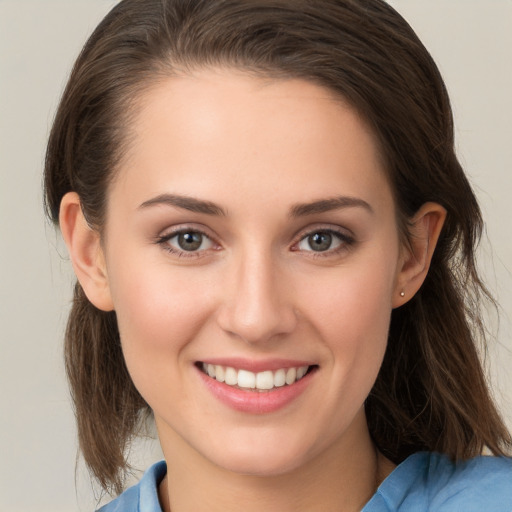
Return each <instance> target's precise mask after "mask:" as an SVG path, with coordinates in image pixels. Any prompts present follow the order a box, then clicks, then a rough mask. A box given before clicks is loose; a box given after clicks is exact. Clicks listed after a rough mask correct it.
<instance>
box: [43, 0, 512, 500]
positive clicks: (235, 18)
mask: <svg viewBox="0 0 512 512" xmlns="http://www.w3.org/2000/svg"><path fill="white" fill-rule="evenodd" d="M215 65H221V66H230V67H235V68H239V69H243V70H246V71H247V72H249V73H254V74H257V75H262V76H269V77H277V78H279V77H283V78H290V77H293V78H302V79H306V80H310V81H313V82H315V83H317V84H320V85H322V86H324V87H327V88H329V89H331V90H333V91H335V92H336V93H338V94H339V95H341V96H342V97H344V98H345V99H346V100H348V101H349V102H350V103H351V104H352V105H353V106H354V107H356V108H357V109H358V111H359V112H360V113H361V114H362V115H363V117H364V118H365V119H366V120H367V122H368V123H369V124H370V125H371V126H372V128H373V130H374V132H375V134H376V136H377V138H378V140H379V143H380V146H381V150H382V154H383V155H384V158H385V163H386V171H387V173H388V175H389V180H390V183H391V186H392V189H393V191H394V194H395V199H396V203H397V210H398V212H399V213H398V222H399V226H400V228H401V230H402V233H403V234H404V237H406V236H407V219H409V218H410V217H411V216H412V215H413V214H414V213H415V212H416V211H417V210H418V208H419V207H420V206H421V205H422V204H423V203H425V202H427V201H434V202H436V203H439V204H441V205H442V206H443V207H444V208H446V210H447V212H448V214H447V220H446V223H445V226H444V228H443V231H442V234H441V237H440V240H439V243H438V247H437V249H436V251H435V253H434V257H433V261H432V265H431V269H430V272H429V274H428V276H427V278H426V281H425V283H424V285H423V286H422V288H421V289H420V291H419V292H418V293H417V294H416V296H415V297H414V298H412V300H410V301H409V302H408V303H407V304H406V305H404V306H403V307H401V308H399V309H397V310H394V311H393V313H392V320H391V328H390V333H389V342H388V349H387V352H386V355H385V358H384V362H383V365H382V368H381V371H380V373H379V376H378V378H377V381H376V383H375V385H374V388H373V390H372V392H371V394H370V396H369V397H368V399H367V402H366V413H367V418H368V423H369V428H370V432H371V435H372V436H373V439H374V440H375V443H376V444H377V445H378V447H379V449H380V450H381V451H382V452H383V453H384V454H385V455H386V456H388V457H389V458H390V459H391V460H393V461H394V462H395V463H398V462H400V461H402V460H403V459H404V458H405V457H406V456H408V455H409V454H411V453H413V452H416V451H419V450H435V451H441V452H444V453H446V454H448V455H449V456H451V457H452V458H454V459H458V458H468V457H471V456H474V455H477V454H479V453H481V451H482V449H483V448H484V447H485V446H487V447H488V448H489V449H490V450H491V451H492V452H493V453H494V454H503V453H504V452H505V451H506V450H507V449H508V448H509V447H510V436H509V434H508V432H507V430H506V428H505V426H504V424H503V422H502V420H501V418H500V416H499V414H498V412H497V410H496V408H495V406H494V404H493V401H492V399H491V397H490V394H489V391H488V388H487V384H486V381H485V376H484V373H483V371H482V367H481V364H480V361H479V357H478V351H477V341H478V339H479V338H480V337H481V336H483V326H482V323H481V317H480V308H479V298H480V297H486V296H487V294H486V291H485V288H484V287H483V285H482V283H481V281H480V279H479V277H478V274H477V270H476V267H475V261H474V252H475V247H476V244H477V243H478V239H479V236H480V233H481V229H482V219H481V215H480V210H479V208H478V204H477V202H476V199H475V196H474V194H473V192H472V190H471V187H470V185H469V183H468V181H467V179H466V177H465V175H464V172H463V170H462V168H461V166H460V164H459V162H458V161H457V158H456V156H455V153H454V140H453V124H452V113H451V108H450V104H449V100H448V96H447V93H446V90H445V86H444V84H443V81H442V78H441V76H440V74H439V71H438V69H437V67H436V65H435V63H434V62H433V60H432V58H431V57H430V55H429V53H428V52H427V50H426V49H425V48H424V46H423V45H422V44H421V42H420V41H419V40H418V38H417V36H416V35H415V34H414V32H413V31H412V29H411V28H410V27H409V25H408V24H407V23H406V22H405V21H404V20H403V18H402V17H401V16H400V15H399V14H398V13H397V12H395V11H394V10H393V9H392V8H391V7H390V6H388V5H387V4H386V3H384V2H383V1H382V0H317V1H314V2H311V1H308V0H294V1H293V2H292V1H289V0H250V1H249V0H245V1H244V0H144V1H140V0H123V1H122V2H120V3H119V4H118V5H117V6H116V7H114V9H113V10H112V11H111V12H110V13H109V14H108V15H107V16H106V18H105V19H104V20H103V21H102V22H101V24H100V25H99V26H98V27H97V29H96V30H95V31H94V33H93V34H92V36H91V37H90V39H89V40H88V42H87V43H86V45H85V47H84V49H83V50H82V53H81V54H80V56H79V58H78V60H77V62H76V64H75V66H74V68H73V71H72V74H71V77H70V79H69V82H68V85H67V87H66V89H65V92H64V95H63V98H62V100H61V103H60V106H59V109H58V112H57V115H56V118H55V122H54V125H53V129H52V132H51V135H50V139H49V143H48V151H47V156H46V167H45V189H46V207H47V211H48V214H49V215H50V217H51V218H52V219H53V221H54V222H57V221H58V212H59V205H60V201H61V199H62V197H63V195H64V194H65V193H66V192H68V191H76V192H77V193H78V195H79V196H80V198H81V204H82V209H83V212H84V215H85V216H86V218H87V220H88V222H89V223H90V224H91V226H93V227H95V228H96V229H98V230H99V231H100V232H101V227H102V223H103V216H104V212H105V202H106V199H107V190H108V185H109V183H110V181H111V180H112V178H113V176H114V174H115V172H116V170H117V169H118V168H119V164H120V161H121V158H122V154H123V151H124V149H125V147H126V145H127V144H129V142H130V141H129V126H130V116H131V115H134V112H135V111H136V100H137V98H138V97H139V96H140V93H141V92H142V91H143V90H144V89H145V88H147V87H149V85H150V84H151V83H152V82H153V81H155V80H158V78H159V77H162V76H171V75H173V74H179V73H186V72H187V70H190V69H194V68H197V67H202V66H215ZM482 339H483V338H482ZM65 353H66V367H67V372H68V376H69V380H70V383H71V389H72V394H73V399H74V404H75V409H76V417H77V422H78V432H79V441H80V447H81V450H82V453H83V455H84V457H85V461H86V463H87V464H88V466H89V467H90V469H91V470H92V473H93V474H94V476H95V477H96V478H97V479H98V480H99V482H100V483H101V485H102V486H103V487H104V488H105V489H113V490H115V491H116V492H119V491H120V490H121V488H122V482H123V472H124V471H125V470H126V469H127V463H126V459H125V452H126V448H127V446H128V444H129V442H130V440H131V438H132V436H133V435H135V434H136V433H137V426H138V424H139V422H140V421H141V419H143V418H144V415H145V414H147V413H148V406H147V404H145V402H144V401H143V399H142V398H141V396H140V395H139V394H138V392H137V390H136V389H135V387H134V385H133V383H132V381H131V379H130V377H129V375H128V372H127V370H126V366H125V363H124V360H123V355H122V351H121V346H120V340H119V333H118V330H117V324H116V316H115V312H110V313H105V312H102V311H99V310H97V309H96V308H95V307H94V306H93V305H92V304H91V303H89V301H88V300H87V298H86V297H85V295H84V293H83V291H82V289H81V287H80V285H79V284H77V285H76V288H75V296H74V302H73V307H72V311H71V314H70V317H69V323H68V328H67V333H66V347H65Z"/></svg>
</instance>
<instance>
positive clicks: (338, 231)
mask: <svg viewBox="0 0 512 512" xmlns="http://www.w3.org/2000/svg"><path fill="white" fill-rule="evenodd" d="M315 233H329V234H331V235H334V236H336V237H337V238H338V239H339V240H340V242H341V243H340V244H339V245H338V246H337V247H335V248H333V249H328V250H326V251H313V250H311V251H305V250H301V249H298V244H299V243H300V242H302V241H303V240H305V239H306V238H307V237H309V236H311V235H314V234H315ZM355 242H356V239H355V236H354V234H353V233H352V231H351V230H349V229H347V228H342V227H340V226H333V225H332V224H328V225H325V224H323V225H317V226H313V227H308V228H307V229H305V230H301V231H300V233H299V234H297V235H296V236H295V237H294V242H293V243H292V246H291V250H292V251H297V252H299V251H300V252H304V253H310V254H309V256H313V257H315V258H318V257H329V256H332V255H335V254H337V253H338V252H341V251H343V250H347V249H348V248H350V247H351V246H352V245H354V243H355Z"/></svg>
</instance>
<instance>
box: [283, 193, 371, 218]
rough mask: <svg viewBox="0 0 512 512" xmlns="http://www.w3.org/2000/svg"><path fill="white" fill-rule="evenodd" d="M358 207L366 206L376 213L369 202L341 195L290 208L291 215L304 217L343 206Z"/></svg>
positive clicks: (369, 210) (366, 208) (365, 207)
mask: <svg viewBox="0 0 512 512" xmlns="http://www.w3.org/2000/svg"><path fill="white" fill-rule="evenodd" d="M350 207H358V208H364V209H365V210H367V211H368V212H369V213H374V211H373V208H372V207H371V206H370V204H369V203H367V202H366V201H364V200H363V199H360V198H358V197H350V196H339V197H333V198H329V199H320V200H319V201H313V202H312V203H301V204H296V205H294V206H292V208H291V209H290V217H292V218H293V217H303V216H306V215H314V214H317V213H325V212H330V211H332V210H339V209H341V208H350Z"/></svg>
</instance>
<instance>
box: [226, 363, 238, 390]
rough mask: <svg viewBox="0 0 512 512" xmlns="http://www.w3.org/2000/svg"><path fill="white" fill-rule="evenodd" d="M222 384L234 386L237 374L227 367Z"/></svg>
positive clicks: (236, 382)
mask: <svg viewBox="0 0 512 512" xmlns="http://www.w3.org/2000/svg"><path fill="white" fill-rule="evenodd" d="M224 382H225V383H226V384H229V385H230V386H236V385H237V384H238V372H237V371H236V370H235V369H234V368H230V367H229V366H228V367H227V368H226V371H225V373H224Z"/></svg>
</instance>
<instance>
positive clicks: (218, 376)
mask: <svg viewBox="0 0 512 512" xmlns="http://www.w3.org/2000/svg"><path fill="white" fill-rule="evenodd" d="M310 368H311V367H309V366H298V367H291V368H279V369H278V370H275V371H272V370H265V371H261V372H257V373H255V372H251V371H249V370H242V369H236V368H233V367H231V366H222V365H214V364H207V363H202V364H201V365H200V369H201V370H202V371H203V373H205V374H206V375H208V376H209V377H211V378H212V379H215V380H217V381H218V382H222V383H224V384H227V385H228V386H232V387H234V388H238V389H243V390H255V391H270V390H272V389H274V388H281V387H284V386H290V385H291V384H294V383H295V382H297V381H299V380H301V379H302V378H303V377H304V376H305V375H306V374H307V373H308V371H309V370H310Z"/></svg>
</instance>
